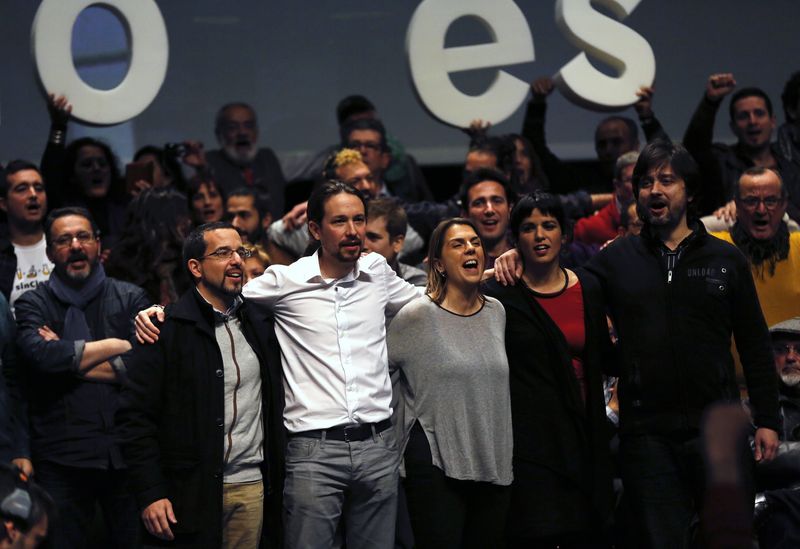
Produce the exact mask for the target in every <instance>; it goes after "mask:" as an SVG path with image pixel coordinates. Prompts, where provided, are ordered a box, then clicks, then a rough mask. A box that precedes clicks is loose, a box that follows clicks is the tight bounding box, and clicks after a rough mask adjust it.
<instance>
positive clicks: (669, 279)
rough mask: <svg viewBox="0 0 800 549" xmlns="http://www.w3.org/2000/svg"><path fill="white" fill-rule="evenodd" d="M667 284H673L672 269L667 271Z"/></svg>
mask: <svg viewBox="0 0 800 549" xmlns="http://www.w3.org/2000/svg"><path fill="white" fill-rule="evenodd" d="M667 284H672V269H670V270H669V271H667Z"/></svg>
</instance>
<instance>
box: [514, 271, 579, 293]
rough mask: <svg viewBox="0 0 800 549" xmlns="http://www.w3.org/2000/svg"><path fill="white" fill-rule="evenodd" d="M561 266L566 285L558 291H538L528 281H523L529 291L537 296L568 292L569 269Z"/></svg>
mask: <svg viewBox="0 0 800 549" xmlns="http://www.w3.org/2000/svg"><path fill="white" fill-rule="evenodd" d="M559 268H560V269H561V272H562V273H564V287H563V288H561V289H560V290H558V291H556V292H552V293H543V292H537V291H536V290H534V289H533V288H531V287H530V286H528V283H527V282H525V281H524V280H523V281H522V282H523V284H525V287H526V288H527V289H528V291H529V292H531V293H532V294H533V295H535V296H537V297H558V296H560V295H561V294H563V293H564V292H566V291H567V286H569V274H568V273H567V270H566V269H565V268H564V267H559Z"/></svg>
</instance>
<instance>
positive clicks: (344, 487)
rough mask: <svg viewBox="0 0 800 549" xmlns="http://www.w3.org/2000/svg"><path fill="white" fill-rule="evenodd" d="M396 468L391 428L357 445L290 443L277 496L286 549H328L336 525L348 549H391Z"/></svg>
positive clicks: (304, 440)
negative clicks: (281, 484) (281, 502)
mask: <svg viewBox="0 0 800 549" xmlns="http://www.w3.org/2000/svg"><path fill="white" fill-rule="evenodd" d="M398 465H399V457H398V451H397V443H396V440H395V435H394V432H393V430H392V429H391V428H390V429H386V430H385V431H383V432H381V433H378V434H376V435H374V436H373V437H371V438H368V439H367V440H363V441H359V442H340V441H333V440H326V439H324V438H322V439H317V438H309V437H303V436H293V437H291V438H290V439H289V441H288V444H287V448H286V481H285V484H284V490H283V513H284V514H283V518H284V526H285V534H286V547H287V548H292V549H294V548H299V547H302V548H304V549H306V548H308V549H313V548H320V549H327V548H330V547H333V546H334V540H335V539H336V533H337V528H339V523H340V521H341V523H342V524H341V528H342V530H343V535H344V539H345V541H346V544H347V548H348V549H362V548H363V549H367V548H369V549H373V548H375V549H381V548H386V549H391V548H392V547H393V546H394V534H395V519H396V516H397V484H398V478H399V476H398Z"/></svg>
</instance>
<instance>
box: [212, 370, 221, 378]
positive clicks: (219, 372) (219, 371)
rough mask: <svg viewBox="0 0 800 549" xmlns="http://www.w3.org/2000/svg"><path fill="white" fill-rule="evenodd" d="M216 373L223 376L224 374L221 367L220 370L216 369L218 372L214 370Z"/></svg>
mask: <svg viewBox="0 0 800 549" xmlns="http://www.w3.org/2000/svg"><path fill="white" fill-rule="evenodd" d="M214 373H215V374H217V377H222V376H223V373H222V370H221V369H220V370H217V371H216V372H214Z"/></svg>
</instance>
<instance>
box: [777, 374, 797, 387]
mask: <svg viewBox="0 0 800 549" xmlns="http://www.w3.org/2000/svg"><path fill="white" fill-rule="evenodd" d="M780 378H781V382H782V383H783V384H784V385H786V386H787V387H797V386H798V385H800V374H780Z"/></svg>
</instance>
